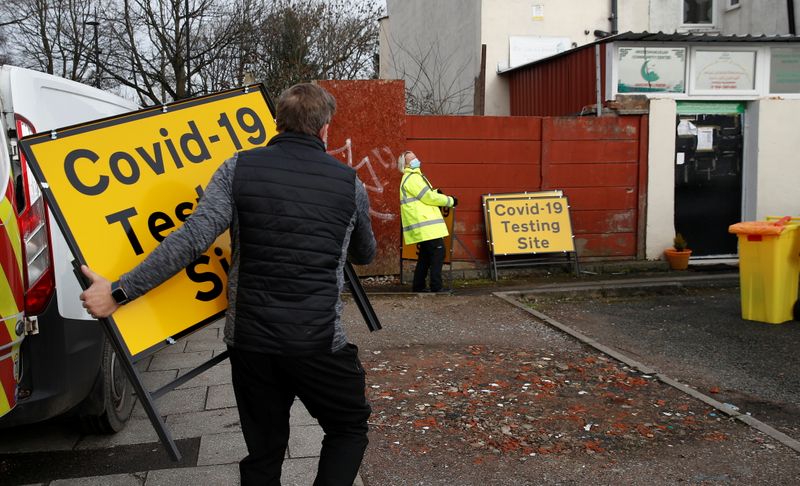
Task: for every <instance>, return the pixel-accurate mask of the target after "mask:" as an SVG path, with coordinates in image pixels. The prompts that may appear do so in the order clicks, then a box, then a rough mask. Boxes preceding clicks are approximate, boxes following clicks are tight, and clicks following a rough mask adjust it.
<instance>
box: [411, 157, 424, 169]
mask: <svg viewBox="0 0 800 486" xmlns="http://www.w3.org/2000/svg"><path fill="white" fill-rule="evenodd" d="M421 165H422V162H420V161H419V159H414V160H412V161H411V162H409V163H408V166H409V167H411V168H412V169H419V166H421Z"/></svg>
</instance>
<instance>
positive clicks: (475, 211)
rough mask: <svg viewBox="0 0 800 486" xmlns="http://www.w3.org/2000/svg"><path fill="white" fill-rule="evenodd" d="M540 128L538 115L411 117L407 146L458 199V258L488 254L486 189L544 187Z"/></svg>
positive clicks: (427, 173) (433, 179) (434, 180)
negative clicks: (484, 218)
mask: <svg viewBox="0 0 800 486" xmlns="http://www.w3.org/2000/svg"><path fill="white" fill-rule="evenodd" d="M541 131H542V129H541V119H540V118H534V117H513V118H512V117H490V116H486V117H475V116H409V117H408V119H407V125H406V136H407V137H408V147H409V149H410V150H413V151H414V153H415V154H416V155H417V157H419V159H420V160H421V161H422V171H423V173H424V174H425V176H426V177H428V179H429V180H430V181H431V184H433V185H434V187H438V188H440V189H441V190H442V192H444V193H445V194H448V195H453V196H456V197H457V198H458V201H459V205H458V207H457V208H456V214H455V233H456V236H457V239H458V241H456V242H454V243H453V259H455V260H471V259H472V258H476V259H479V260H482V261H486V260H488V258H489V255H488V253H487V251H486V232H485V229H484V223H483V211H482V207H481V195H483V194H490V193H503V192H519V191H526V190H527V191H531V190H537V189H538V188H539V187H540V185H541V170H540V160H541Z"/></svg>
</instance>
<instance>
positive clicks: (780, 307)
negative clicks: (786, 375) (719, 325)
mask: <svg viewBox="0 0 800 486" xmlns="http://www.w3.org/2000/svg"><path fill="white" fill-rule="evenodd" d="M798 228H800V220H797V219H792V218H789V217H786V218H781V219H777V218H768V221H750V222H743V223H737V224H734V225H731V226H730V228H729V231H730V232H731V233H735V234H736V235H737V236H738V237H739V282H740V288H741V294H742V319H747V320H750V321H760V322H767V323H769V324H781V323H783V322H787V321H791V320H792V319H793V318H794V304H795V302H796V301H797V288H798V279H799V278H800V231H798Z"/></svg>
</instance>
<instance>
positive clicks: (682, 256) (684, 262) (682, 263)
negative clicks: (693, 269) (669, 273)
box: [664, 233, 692, 270]
mask: <svg viewBox="0 0 800 486" xmlns="http://www.w3.org/2000/svg"><path fill="white" fill-rule="evenodd" d="M672 243H673V247H672V248H667V249H666V250H664V255H665V256H666V257H667V262H668V263H669V268H671V269H672V270H686V269H687V268H688V267H689V257H690V256H692V250H690V249H689V248H688V243H686V239H685V238H684V237H683V235H682V234H680V233H677V234H676V235H675V238H674V239H673V240H672Z"/></svg>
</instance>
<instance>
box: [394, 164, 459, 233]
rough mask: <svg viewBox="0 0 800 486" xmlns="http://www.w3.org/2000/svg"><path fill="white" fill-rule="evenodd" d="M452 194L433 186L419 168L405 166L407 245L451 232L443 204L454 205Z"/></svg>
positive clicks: (403, 204) (402, 201)
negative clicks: (443, 214)
mask: <svg viewBox="0 0 800 486" xmlns="http://www.w3.org/2000/svg"><path fill="white" fill-rule="evenodd" d="M453 203H454V201H453V198H452V197H450V196H446V195H444V194H440V193H439V192H438V191H436V190H434V189H433V187H431V183H430V182H428V179H426V178H425V176H424V175H422V171H421V170H420V169H411V168H409V167H406V169H405V170H404V171H403V179H402V181H400V219H401V220H402V224H403V241H404V242H405V244H406V245H412V244H414V243H419V242H420V241H428V240H433V239H435V238H443V237H445V236H447V235H448V233H447V224H445V222H444V218H443V217H442V212H441V210H440V209H439V207H440V206H445V207H452V206H453Z"/></svg>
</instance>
